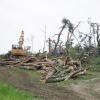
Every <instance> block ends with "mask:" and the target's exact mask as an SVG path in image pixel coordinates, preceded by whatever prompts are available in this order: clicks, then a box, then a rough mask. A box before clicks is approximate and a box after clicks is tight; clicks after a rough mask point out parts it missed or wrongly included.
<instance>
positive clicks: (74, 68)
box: [0, 57, 86, 83]
mask: <svg viewBox="0 0 100 100" xmlns="http://www.w3.org/2000/svg"><path fill="white" fill-rule="evenodd" d="M0 65H2V66H9V67H17V68H20V69H26V70H37V71H40V73H42V77H41V78H42V80H43V81H44V82H45V83H47V82H58V81H64V80H68V79H71V78H75V77H77V76H79V75H83V74H85V73H86V69H85V68H83V67H82V65H81V62H80V61H79V60H73V59H71V58H70V57H67V58H66V59H61V58H55V59H52V60H51V59H46V58H45V57H24V58H21V59H16V60H2V61H0Z"/></svg>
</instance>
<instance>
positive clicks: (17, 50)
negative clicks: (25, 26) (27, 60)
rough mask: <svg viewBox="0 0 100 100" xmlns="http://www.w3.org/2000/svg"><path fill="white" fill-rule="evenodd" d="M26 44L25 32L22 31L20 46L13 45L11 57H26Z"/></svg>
mask: <svg viewBox="0 0 100 100" xmlns="http://www.w3.org/2000/svg"><path fill="white" fill-rule="evenodd" d="M23 44H24V31H21V35H20V37H19V41H18V45H14V44H13V45H12V50H11V55H12V56H16V57H19V56H26V50H24V49H23Z"/></svg>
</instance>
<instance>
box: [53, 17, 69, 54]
mask: <svg viewBox="0 0 100 100" xmlns="http://www.w3.org/2000/svg"><path fill="white" fill-rule="evenodd" d="M62 23H63V24H64V25H63V26H62V28H61V30H60V32H59V34H58V38H57V42H56V45H55V48H54V55H56V54H57V52H56V51H57V46H58V44H59V41H60V36H61V34H62V32H63V30H64V29H65V28H66V26H67V24H68V23H69V20H68V19H65V18H64V19H63V20H62Z"/></svg>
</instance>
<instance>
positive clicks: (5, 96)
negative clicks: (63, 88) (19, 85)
mask: <svg viewBox="0 0 100 100" xmlns="http://www.w3.org/2000/svg"><path fill="white" fill-rule="evenodd" d="M0 100H42V99H41V98H39V97H37V96H33V95H32V94H30V93H28V92H26V91H21V90H18V89H16V88H14V87H12V86H9V85H7V84H3V83H0Z"/></svg>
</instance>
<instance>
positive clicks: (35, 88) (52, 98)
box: [0, 67, 84, 100]
mask: <svg viewBox="0 0 100 100" xmlns="http://www.w3.org/2000/svg"><path fill="white" fill-rule="evenodd" d="M0 82H6V83H8V84H11V85H13V86H14V87H16V88H19V89H22V90H27V91H29V92H31V93H33V94H35V95H37V96H39V97H42V98H43V100H84V99H82V98H80V97H79V96H78V94H77V92H73V91H72V90H69V89H67V88H63V87H58V86H57V85H56V84H54V83H53V84H52V83H51V84H44V83H42V82H40V81H39V80H38V79H36V78H34V77H32V76H31V74H30V73H29V71H24V70H19V69H17V68H7V67H5V68H4V67H0Z"/></svg>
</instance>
